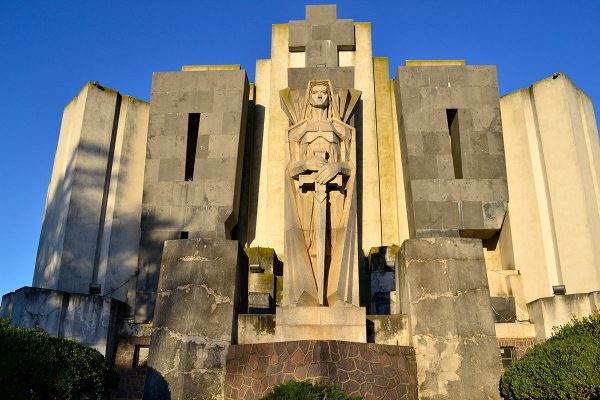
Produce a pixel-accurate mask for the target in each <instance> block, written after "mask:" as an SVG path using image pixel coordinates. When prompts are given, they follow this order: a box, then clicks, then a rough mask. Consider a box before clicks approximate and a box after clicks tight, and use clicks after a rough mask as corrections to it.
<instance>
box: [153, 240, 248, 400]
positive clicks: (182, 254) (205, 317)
mask: <svg viewBox="0 0 600 400" xmlns="http://www.w3.org/2000/svg"><path fill="white" fill-rule="evenodd" d="M243 254H244V253H243V251H242V250H241V248H240V247H239V245H238V243H237V241H233V240H219V239H215V240H207V239H189V240H177V241H167V242H166V243H165V246H164V250H163V258H162V262H161V271H160V279H159V285H158V296H157V300H156V311H155V315H154V327H153V331H152V339H151V347H150V354H149V358H148V367H149V368H148V371H147V375H146V383H145V388H144V397H145V398H162V397H165V398H170V399H171V400H183V399H188V398H190V397H189V394H190V393H193V395H194V397H193V398H198V399H200V398H201V399H214V400H220V399H222V398H223V387H224V379H225V365H226V357H227V350H228V348H229V346H230V344H231V343H232V342H235V340H236V338H235V331H234V329H233V327H234V321H235V314H236V312H237V309H238V308H239V302H240V299H243V298H244V295H243V294H242V293H241V292H239V291H240V289H239V287H238V285H237V284H238V282H240V279H242V278H243V273H244V272H246V273H247V267H246V266H245V264H244V267H243V268H240V267H239V265H241V264H240V262H242V263H243V261H240V257H243ZM238 275H241V278H240V277H238ZM245 297H246V298H247V295H246V296H245ZM161 396H162V397H161Z"/></svg>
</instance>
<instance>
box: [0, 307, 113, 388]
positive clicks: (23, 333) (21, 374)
mask: <svg viewBox="0 0 600 400" xmlns="http://www.w3.org/2000/svg"><path fill="white" fill-rule="evenodd" d="M117 384H118V376H117V373H116V371H115V369H114V368H113V367H112V365H111V364H110V363H109V362H107V361H106V359H105V358H104V356H103V355H102V354H100V352H98V351H97V350H94V349H91V348H89V347H86V346H83V345H81V344H78V343H76V342H74V341H72V340H66V339H57V338H53V337H51V336H50V335H48V334H47V333H46V332H44V331H42V330H41V329H26V328H19V327H15V326H10V325H9V324H8V323H7V321H5V320H1V319H0V397H2V398H3V399H4V398H5V399H14V400H55V399H56V400H58V399H61V400H62V399H69V400H79V399H82V400H84V399H98V398H101V397H102V395H103V394H104V393H105V392H106V390H108V389H110V388H113V387H116V385H117Z"/></svg>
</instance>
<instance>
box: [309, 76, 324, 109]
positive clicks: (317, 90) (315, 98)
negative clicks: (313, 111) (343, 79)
mask: <svg viewBox="0 0 600 400" xmlns="http://www.w3.org/2000/svg"><path fill="white" fill-rule="evenodd" d="M308 95H309V99H310V100H309V101H310V105H311V106H313V107H316V108H327V107H328V106H329V88H328V86H327V84H326V83H325V82H318V81H317V82H314V83H313V84H311V86H310V93H309V94H308Z"/></svg>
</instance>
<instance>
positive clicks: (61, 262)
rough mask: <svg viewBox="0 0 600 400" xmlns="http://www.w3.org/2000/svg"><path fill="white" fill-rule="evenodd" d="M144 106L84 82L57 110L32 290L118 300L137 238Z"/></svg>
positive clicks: (126, 284) (145, 122)
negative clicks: (94, 291)
mask: <svg viewBox="0 0 600 400" xmlns="http://www.w3.org/2000/svg"><path fill="white" fill-rule="evenodd" d="M148 109H149V106H148V104H147V103H145V102H143V101H141V100H137V99H134V98H132V97H129V96H121V95H120V94H119V93H118V92H116V91H114V90H112V89H109V88H106V87H103V86H100V85H95V84H92V83H88V84H86V85H85V86H84V87H83V89H81V91H80V92H79V94H78V95H77V96H76V97H75V98H74V99H73V100H71V102H70V103H69V104H68V105H67V106H66V107H65V110H64V114H63V121H62V125H61V131H60V137H59V141H58V146H57V149H56V156H55V159H54V167H53V169H52V178H51V179H50V184H49V185H48V195H47V198H46V208H45V211H44V219H43V223H42V230H41V234H40V243H39V247H38V254H37V260H36V267H35V273H34V277H33V285H34V286H36V287H43V288H48V289H56V290H64V291H68V292H73V293H88V292H89V285H90V284H91V283H94V284H100V285H101V292H100V293H101V294H107V295H110V296H111V297H114V298H116V299H119V300H121V301H126V300H128V299H127V291H128V289H129V283H130V281H131V280H132V279H133V277H134V275H135V270H136V267H137V253H138V246H139V235H140V233H139V232H140V216H141V204H140V203H141V199H142V183H141V181H140V179H139V178H140V176H141V175H142V174H143V172H144V160H145V142H146V136H147V132H148Z"/></svg>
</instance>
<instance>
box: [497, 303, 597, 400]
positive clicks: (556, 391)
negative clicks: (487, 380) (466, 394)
mask: <svg viewBox="0 0 600 400" xmlns="http://www.w3.org/2000/svg"><path fill="white" fill-rule="evenodd" d="M500 394H501V396H502V398H503V399H505V400H517V399H544V400H554V399H557V400H558V399H572V400H579V399H586V400H587V399H594V400H598V399H600V314H598V313H596V314H594V315H592V316H590V317H585V318H582V319H573V320H572V321H571V322H570V323H568V324H566V325H564V326H562V327H560V328H559V329H558V330H556V331H555V332H554V335H553V336H552V337H551V338H549V339H548V340H546V341H545V342H543V343H540V344H538V345H536V346H534V347H533V348H532V349H530V350H528V351H527V352H526V353H525V355H524V356H523V357H522V358H521V359H520V360H517V361H515V362H513V363H512V364H510V365H509V366H508V368H507V369H506V371H505V372H504V375H503V376H502V378H501V380H500Z"/></svg>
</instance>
